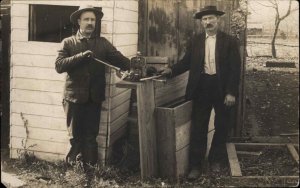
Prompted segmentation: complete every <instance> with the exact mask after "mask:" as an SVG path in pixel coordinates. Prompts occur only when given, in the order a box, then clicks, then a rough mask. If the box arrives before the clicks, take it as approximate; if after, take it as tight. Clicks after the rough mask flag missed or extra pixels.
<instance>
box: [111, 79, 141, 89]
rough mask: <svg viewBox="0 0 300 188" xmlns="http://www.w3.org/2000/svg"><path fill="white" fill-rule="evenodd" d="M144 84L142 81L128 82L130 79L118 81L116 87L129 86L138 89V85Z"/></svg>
mask: <svg viewBox="0 0 300 188" xmlns="http://www.w3.org/2000/svg"><path fill="white" fill-rule="evenodd" d="M140 84H142V83H141V82H128V81H124V80H123V81H120V82H118V83H116V87H119V88H129V89H136V88H137V86H138V85H140Z"/></svg>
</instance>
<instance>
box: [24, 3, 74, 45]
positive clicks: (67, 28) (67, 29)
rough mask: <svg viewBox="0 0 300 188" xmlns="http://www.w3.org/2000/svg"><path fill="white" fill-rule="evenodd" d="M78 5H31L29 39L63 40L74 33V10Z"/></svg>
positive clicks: (43, 40) (44, 40)
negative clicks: (72, 15)
mask: <svg viewBox="0 0 300 188" xmlns="http://www.w3.org/2000/svg"><path fill="white" fill-rule="evenodd" d="M76 10H78V6H58V5H30V6H29V41H41V42H61V41H62V39H64V38H66V37H69V36H71V35H72V29H73V28H72V27H73V25H72V24H71V22H70V15H71V14H72V12H74V11H76Z"/></svg>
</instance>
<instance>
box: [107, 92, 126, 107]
mask: <svg viewBox="0 0 300 188" xmlns="http://www.w3.org/2000/svg"><path fill="white" fill-rule="evenodd" d="M130 95H131V90H126V91H124V92H123V93H120V94H119V95H116V96H114V97H106V100H105V101H104V102H103V103H102V109H108V108H110V109H114V108H116V107H118V106H119V105H121V104H123V103H124V102H125V101H127V100H129V99H130ZM108 103H110V105H109V104H108Z"/></svg>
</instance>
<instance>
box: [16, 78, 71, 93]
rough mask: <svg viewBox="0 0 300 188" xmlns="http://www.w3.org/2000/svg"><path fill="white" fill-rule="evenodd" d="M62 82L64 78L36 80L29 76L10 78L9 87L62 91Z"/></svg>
mask: <svg viewBox="0 0 300 188" xmlns="http://www.w3.org/2000/svg"><path fill="white" fill-rule="evenodd" d="M64 83H65V82H64V80H37V79H30V78H29V79H27V78H12V79H11V88H12V89H24V90H33V91H48V92H59V93H62V92H63V89H64ZM49 86H51V87H49Z"/></svg>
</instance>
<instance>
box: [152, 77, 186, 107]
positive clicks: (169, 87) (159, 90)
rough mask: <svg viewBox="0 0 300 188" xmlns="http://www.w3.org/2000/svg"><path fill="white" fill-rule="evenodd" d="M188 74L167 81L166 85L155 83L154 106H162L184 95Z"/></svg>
mask: <svg viewBox="0 0 300 188" xmlns="http://www.w3.org/2000/svg"><path fill="white" fill-rule="evenodd" d="M187 76H188V73H184V74H182V75H180V76H177V77H175V78H172V79H169V80H167V82H166V83H160V82H155V104H156V106H162V105H164V104H166V103H169V102H171V101H174V100H175V99H177V98H180V97H182V96H184V95H185V88H186V84H187Z"/></svg>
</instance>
